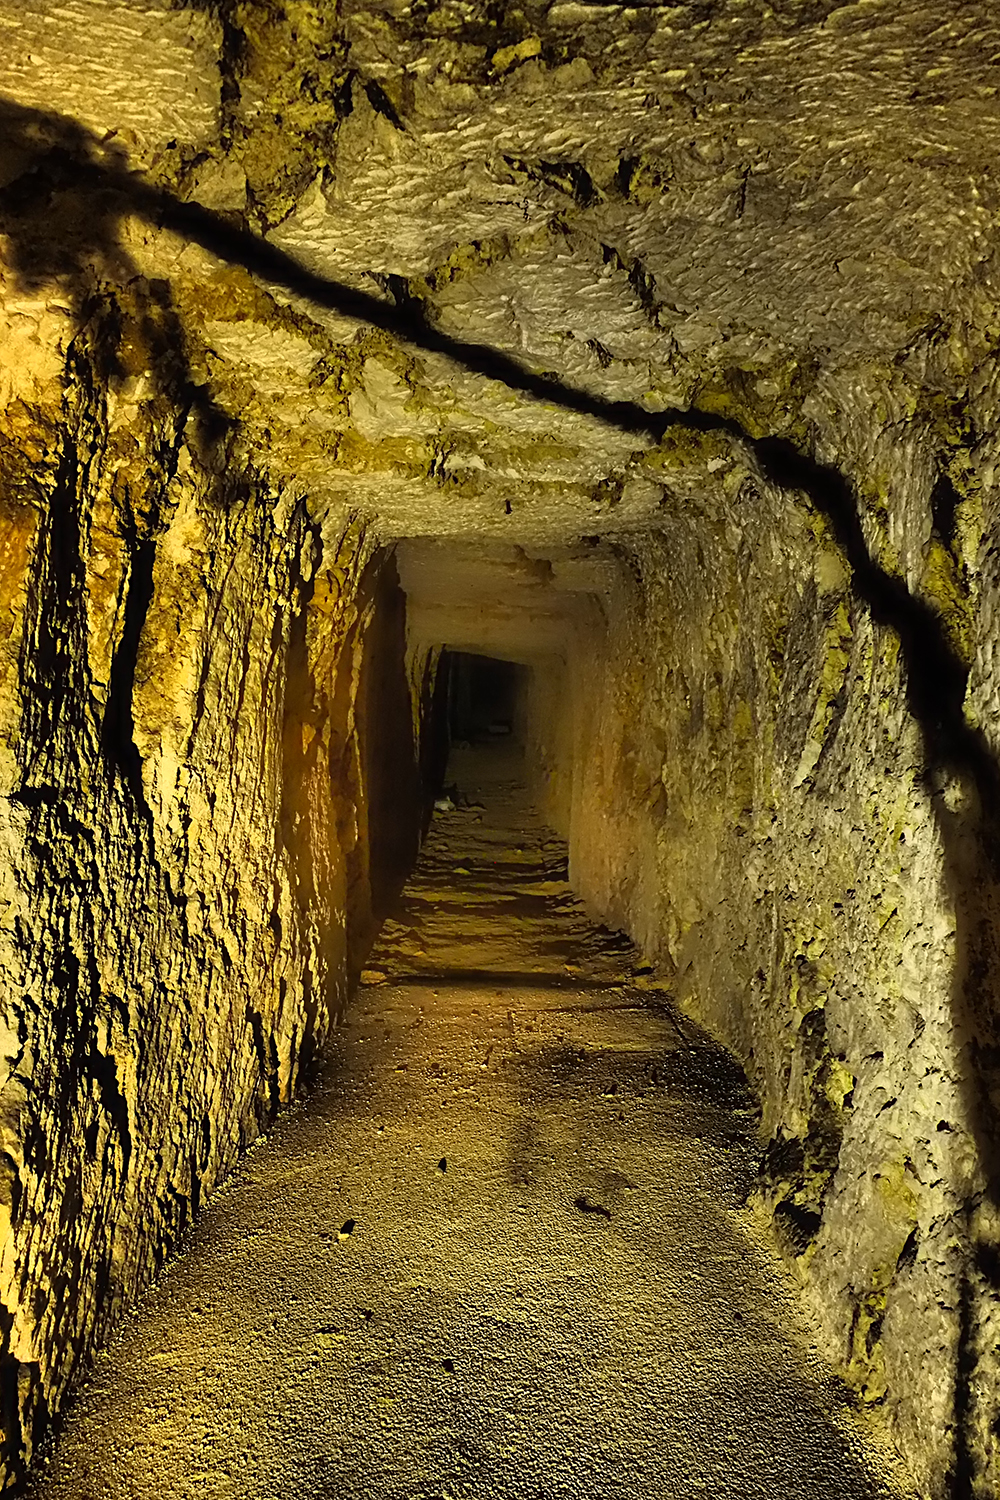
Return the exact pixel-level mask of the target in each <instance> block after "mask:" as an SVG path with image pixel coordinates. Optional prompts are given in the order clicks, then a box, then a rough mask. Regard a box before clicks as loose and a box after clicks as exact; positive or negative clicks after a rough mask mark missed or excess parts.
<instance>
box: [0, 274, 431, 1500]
mask: <svg viewBox="0 0 1000 1500" xmlns="http://www.w3.org/2000/svg"><path fill="white" fill-rule="evenodd" d="M27 310H28V309H27V304H24V311H23V312H22V315H21V324H22V326H23V325H24V324H25V323H26V322H27ZM37 311H38V338H39V339H41V338H42V337H43V336H44V334H45V332H46V331H48V332H49V333H50V342H49V343H48V344H46V345H45V346H44V351H43V352H44V355H45V358H44V359H43V358H40V357H38V355H39V352H40V345H39V344H37V343H36V344H35V345H34V346H33V347H34V355H35V358H34V364H33V366H32V367H31V369H32V372H33V374H32V382H31V384H30V386H29V385H28V382H27V380H26V382H25V384H26V389H25V391H24V393H23V396H22V398H21V399H19V400H17V401H14V402H12V403H10V404H9V405H8V407H7V409H6V411H5V413H4V415H3V418H2V421H3V441H2V448H0V544H2V556H0V565H2V583H0V609H2V617H0V635H2V648H0V650H2V658H0V678H2V682H0V703H2V708H0V713H2V728H0V734H2V743H0V791H2V797H0V840H2V847H3V870H2V880H0V1017H2V1032H0V1036H2V1074H0V1079H2V1081H0V1128H2V1153H3V1154H2V1157H0V1168H2V1181H3V1190H2V1195H0V1209H2V1213H3V1218H4V1224H3V1252H2V1262H0V1334H2V1341H3V1351H2V1356H0V1399H2V1403H3V1413H4V1417H3V1423H4V1434H3V1438H4V1448H3V1458H2V1472H3V1473H4V1474H5V1475H6V1477H7V1478H8V1479H12V1478H15V1477H16V1475H17V1474H18V1473H19V1471H20V1468H21V1465H22V1463H23V1461H24V1460H25V1459H26V1458H27V1457H28V1456H29V1455H30V1452H31V1449H32V1446H33V1442H34V1440H35V1438H36V1435H37V1433H38V1432H39V1431H40V1429H41V1425H42V1424H43V1422H44V1419H45V1417H46V1415H47V1414H48V1413H50V1412H52V1411H53V1410H54V1409H55V1408H56V1407H57V1406H58V1404H59V1402H60V1399H61V1398H62V1396H63V1395H64V1393H65V1391H66V1388H67V1384H68V1382H69V1381H70V1379H71V1377H72V1375H73V1374H74V1372H75V1371H76V1370H77V1369H78V1368H79V1365H80V1362H81V1360H82V1359H83V1358H84V1357H85V1356H86V1355H87V1353H88V1352H89V1350H90V1349H92V1348H93V1346H94V1343H95V1341H96V1340H99V1339H100V1338H101V1336H102V1335H103V1334H104V1332H105V1331H106V1330H108V1329H109V1328H110V1327H111V1326H112V1324H113V1323H114V1320H115V1319H116V1317H117V1316H118V1315H119V1313H120V1311H121V1309H122V1308H123V1307H124V1306H125V1305H127V1304H129V1303H130V1302H132V1301H134V1299H135V1297H136V1296H137V1295H138V1293H139V1292H140V1291H141V1290H142V1288H143V1287H144V1286H145V1285H147V1284H148V1283H149V1280H150V1278H151V1277H152V1276H153V1275H155V1273H156V1271H157V1269H158V1267H159V1266H160V1265H161V1263H162V1261H163V1257H164V1255H165V1254H166V1253H167V1252H168V1250H169V1249H170V1248H171V1247H172V1246H174V1245H176V1244H177V1242H178V1239H179V1237H180V1236H181V1235H182V1234H183V1232H184V1230H185V1229H186V1227H187V1226H188V1225H189V1224H190V1222H191V1220H192V1217H193V1215H194V1214H195V1213H196V1211H197V1209H198V1206H199V1204H200V1202H201V1201H202V1200H203V1198H204V1197H205V1195H206V1194H207V1193H210V1192H211V1190H212V1189H213V1187H214V1186H215V1185H216V1184H217V1183H218V1182H219V1181H220V1180H221V1178H222V1177H223V1176H224V1175H225V1174H226V1173H227V1172H228V1171H229V1170H230V1169H231V1168H232V1166H233V1165H234V1163H235V1161H236V1160H237V1158H238V1155H239V1153H240V1152H241V1150H243V1149H244V1148H245V1147H246V1146H247V1145H248V1144H249V1143H250V1142H252V1141H253V1139H254V1138H255V1136H256V1135H257V1134H258V1132H259V1131H260V1130H261V1128H262V1127H264V1126H265V1125H266V1124H267V1123H268V1121H269V1120H270V1119H271V1118H272V1117H273V1115H274V1112H275V1110H276V1109H277V1107H278V1106H279V1105H280V1104H282V1103H285V1102H287V1101H289V1100H290V1099H291V1098H292V1097H293V1095H294V1093H295V1091H296V1089H297V1087H298V1085H299V1083H300V1080H301V1079H302V1077H303V1075H304V1073H307V1072H308V1069H309V1067H310V1065H311V1063H312V1061H313V1059H314V1057H315V1054H316V1050H317V1048H318V1047H319V1046H320V1045H321V1044H322V1042H323V1039H324V1037H325V1036H326V1035H327V1033H328V1032H329V1029H330V1027H331V1026H332V1025H333V1024H334V1022H335V1020H336V1018H337V1016H338V1014H339V1012H340V1011H341V1009H342V1007H343V1005H344V1003H345V999H346V995H347V985H348V960H349V956H350V957H351V959H352V961H353V962H354V963H355V964H356V963H358V962H360V959H361V957H363V952H362V951H361V950H362V949H363V945H364V944H365V943H366V942H367V941H369V940H370V937H371V931H372V916H371V912H372V904H373V902H372V878H373V877H372V865H371V856H370V852H369V835H368V828H369V824H370V822H371V820H372V819H373V818H374V817H379V818H382V819H383V820H385V819H386V818H387V816H388V817H389V818H390V820H391V821H392V822H393V825H394V826H398V827H399V828H401V829H403V830H406V829H407V828H411V829H414V830H415V826H416V823H415V820H416V819H417V817H418V816H419V809H418V808H417V807H416V805H415V804H414V805H409V804H407V803H406V800H405V798H406V796H407V793H408V791H409V790H411V788H409V787H408V786H407V783H406V779H405V775H402V774H401V775H400V777H399V778H398V780H397V783H396V789H395V790H396V797H397V802H396V805H394V806H393V808H392V809H391V810H389V813H388V814H387V811H386V809H384V808H375V809H373V808H372V807H371V806H370V805H369V804H370V797H369V788H370V783H371V782H372V781H373V779H377V778H375V777H374V773H373V772H372V769H371V754H370V751H369V750H366V748H365V744H364V735H363V734H362V725H361V723H360V719H361V718H362V717H363V713H364V710H365V704H366V701H367V699H368V698H371V695H372V692H371V689H366V688H365V685H364V684H365V679H366V676H367V677H368V678H375V679H378V678H379V677H380V674H381V676H383V677H384V676H385V670H386V669H385V667H384V660H385V659H386V657H387V656H388V657H389V659H390V660H396V659H397V658H398V653H397V657H393V656H392V642H385V641H380V640H379V639H378V638H377V635H375V634H373V633H372V620H373V618H374V616H375V613H376V610H377V608H378V605H379V601H380V597H381V595H382V594H384V592H385V591H386V590H389V591H390V593H391V591H392V589H393V587H394V585H393V584H392V580H391V577H390V576H389V575H386V574H385V564H386V556H385V554H384V553H383V552H381V551H380V550H379V549H378V548H377V547H376V546H375V543H374V541H373V539H372V538H371V536H370V534H369V533H368V531H367V530H366V528H365V527H364V526H363V525H361V524H360V523H358V522H357V521H356V520H353V519H352V518H351V517H350V515H349V514H341V515H339V516H338V515H335V514H332V513H330V512H329V511H327V512H326V513H325V514H324V516H323V518H322V521H320V520H318V519H316V518H315V517H314V515H313V513H312V512H311V509H310V501H309V497H308V496H307V495H305V494H302V493H296V492H295V491H294V490H292V489H289V488H287V487H275V486H274V485H273V484H272V483H271V482H270V481H269V480H268V479H267V478H266V477H265V476H264V475H263V474H261V472H260V471H259V470H257V469H256V468H255V467H254V464H253V463H252V461H251V460H250V459H249V458H248V457H247V455H246V453H245V452H244V451H241V449H240V446H239V443H238V441H237V439H236V436H235V435H234V434H233V432H232V431H231V430H227V429H226V428H225V427H224V426H222V427H220V429H219V430H218V431H216V432H215V433H211V434H208V433H206V432H205V430H204V427H203V426H199V416H198V413H197V412H194V413H192V410H191V407H190V405H189V404H188V403H185V402H182V401H180V400H178V399H177V395H176V393H175V392H171V391H170V390H169V389H168V390H164V389H163V388H162V386H161V385H159V384H156V383H153V382H148V383H147V385H146V387H145V390H143V389H142V388H137V387H136V386H135V385H132V386H130V384H129V376H128V374H127V371H126V372H124V373H123V372H122V371H121V369H120V366H121V363H122V362H123V360H124V358H125V356H126V354H127V352H128V349H129V347H130V345H131V346H135V345H137V344H139V343H141V340H142V338H143V328H142V324H141V319H139V318H137V317H136V316H134V314H133V311H132V310H130V308H129V305H128V299H127V298H125V299H121V300H118V299H115V298H114V297H112V296H111V295H110V294H108V295H107V296H105V297H104V298H103V299H102V300H101V301H100V302H99V303H96V304H95V309H94V312H93V315H92V317H91V318H90V319H89V320H88V322H87V323H86V324H85V325H84V327H83V328H82V329H79V330H77V331H75V332H74V335H73V337H72V339H70V340H67V339H66V338H65V337H62V336H61V335H62V330H61V329H56V330H55V332H54V333H52V331H51V330H46V329H45V327H44V325H45V321H46V317H47V316H49V315H47V314H46V310H45V307H44V304H43V303H39V307H38V310H37ZM15 326H16V325H15ZM29 342H30V341H29ZM53 351H54V352H55V354H56V355H59V354H61V359H60V358H55V357H52V354H53ZM123 351H124V353H123ZM136 358H137V359H138V356H136ZM109 371H110V372H111V373H110V375H109ZM397 593H398V590H397ZM399 670H400V671H401V665H400V667H399ZM402 691H403V698H402V701H401V702H400V700H399V698H398V696H397V699H396V700H395V707H394V712H396V714H397V717H399V716H400V715H401V716H403V717H406V718H408V715H409V710H410V704H409V698H408V696H407V695H406V693H405V684H404V686H403V690H402ZM366 694H367V698H366ZM387 698H388V699H389V700H390V701H391V695H390V694H388V690H387V689H386V688H385V687H384V686H383V688H382V690H381V693H380V695H378V701H379V702H384V701H386V700H387ZM407 731H408V733H409V735H410V739H409V746H410V749H409V753H410V757H411V759H412V757H413V754H414V751H413V748H412V745H413V726H412V725H411V724H409V723H407ZM404 738H405V737H404ZM393 749H394V752H395V753H396V754H397V755H399V756H400V759H401V762H402V763H403V764H404V765H405V752H406V744H405V743H404V744H403V745H402V746H401V745H400V744H399V743H398V742H397V743H394V745H393ZM384 783H385V778H384V775H383V776H382V777H381V781H380V782H379V786H378V787H377V789H376V790H377V791H378V792H379V793H380V794H384V792H385V785H384ZM414 837H415V832H414V833H412V834H411V835H410V838H411V841H412V838H414ZM379 857H380V856H379V855H378V853H376V855H375V859H376V863H377V861H378V859H379ZM393 878H395V876H394V873H393V871H391V870H390V871H388V872H386V871H384V870H383V871H379V872H378V879H379V881H380V882H381V884H382V885H383V886H384V885H385V883H386V881H387V880H388V881H389V882H390V883H391V880H392V879H393Z"/></svg>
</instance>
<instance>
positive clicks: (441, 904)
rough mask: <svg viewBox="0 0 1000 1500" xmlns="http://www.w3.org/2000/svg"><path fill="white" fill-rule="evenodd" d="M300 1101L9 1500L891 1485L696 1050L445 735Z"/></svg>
mask: <svg viewBox="0 0 1000 1500" xmlns="http://www.w3.org/2000/svg"><path fill="white" fill-rule="evenodd" d="M456 768H457V774H458V777H459V782H460V786H461V788H462V791H463V793H464V794H465V796H466V797H469V798H471V800H472V802H473V803H478V804H482V805H481V806H475V805H474V806H468V805H464V799H463V798H462V797H460V798H459V806H458V807H457V809H456V810H455V811H453V812H452V811H444V812H442V813H440V814H438V815H437V817H436V819H435V823H434V825H433V828H432V831H431V836H430V838H429V839H428V842H427V845H426V846H425V851H424V854H423V856H422V859H421V862H420V865H419V867H418V869H417V871H416V872H415V874H414V877H413V879H412V880H411V882H410V884H409V886H408V887H407V890H406V892H405V893H404V898H403V901H402V902H401V905H400V908H399V911H398V913H397V914H396V916H395V917H394V920H393V921H392V922H390V923H388V924H387V926H386V928H385V930H384V932H383V934H382V937H381V939H380V943H379V946H378V947H377V949H376V951H375V953H374V954H373V955H372V957H371V959H370V961H369V969H368V970H367V971H366V982H365V983H364V984H363V985H362V988H361V990H360V992H359V995H358V997H357V1002H356V1005H355V1007H354V1009H353V1011H352V1014H351V1017H350V1019H349V1022H348V1023H347V1024H346V1025H345V1027H344V1028H343V1030H342V1032H341V1034H340V1036H339V1041H338V1046H337V1049H336V1051H335V1053H334V1055H333V1056H332V1057H331V1058H330V1059H329V1062H328V1065H327V1068H326V1071H325V1072H324V1074H323V1076H322V1078H321V1080H320V1082H319V1084H318V1086H317V1088H316V1089H315V1091H314V1092H313V1093H312V1095H311V1096H310V1098H309V1099H308V1100H307V1101H306V1103H305V1105H304V1106H302V1107H300V1108H299V1109H297V1110H296V1111H294V1112H292V1113H291V1114H290V1115H289V1116H287V1117H286V1118H285V1119H284V1120H283V1121H282V1122H281V1124H280V1125H279V1127H278V1128H277V1129H276V1130H275V1131H274V1132H273V1133H272V1134H271V1136H270V1137H269V1138H268V1139H267V1140H266V1141H264V1142H263V1143H261V1144H260V1145H259V1146H258V1147H257V1148H256V1149H255V1150H254V1151H253V1152H251V1154H250V1156H249V1158H248V1160H247V1162H246V1164H245V1166H244V1167H243V1168H242V1169H241V1171H240V1172H239V1173H238V1174H237V1175H236V1176H235V1177H234V1178H233V1179H232V1180H231V1182H230V1184H229V1185H228V1186H227V1187H226V1188H225V1189H224V1190H223V1191H222V1192H221V1193H219V1194H217V1195H216V1197H215V1199H214V1200H213V1202H212V1203H211V1204H210V1205H209V1207H208V1209H207V1211H206V1212H205V1214H204V1215H203V1217H202V1220H201V1222H200V1224H199V1226H198V1229H197V1230H196V1232H195V1234H194V1236H193V1238H192V1241H191V1244H190V1246H189V1248H188V1249H187V1251H186V1253H185V1254H184V1255H183V1256H181V1257H180V1258H179V1259H178V1260H176V1261H175V1262H174V1263H173V1264H172V1265H171V1266H170V1267H169V1269H168V1271H167V1272H166V1274H165V1275H164V1276H163V1278H162V1279H161V1282H160V1284H159V1286H158V1287H157V1288H156V1289H155V1291H154V1292H153V1293H152V1294H151V1295H150V1296H149V1297H148V1299H147V1300H146V1302H145V1303H144V1305H143V1306H142V1308H141V1309H140V1310H139V1312H138V1314H137V1315H136V1316H135V1317H134V1318H133V1319H132V1320H131V1321H130V1323H129V1324H128V1325H127V1326H126V1327H125V1329H124V1330H123V1332H122V1334H121V1335H120V1336H119V1337H118V1338H117V1339H116V1341H115V1342H114V1344H113V1345H112V1346H111V1347H110V1348H109V1349H108V1350H107V1351H106V1352H105V1353H104V1354H103V1355H101V1356H100V1357H99V1359H98V1361H97V1364H96V1367H95V1369H94V1371H93V1374H92V1376H91V1378H90V1380H89V1382H88V1383H87V1384H86V1386H85V1387H84V1388H83V1389H82V1390H81V1392H80V1393H79V1395H78V1397H77V1399H76V1401H75V1403H74V1404H73V1406H72V1408H71V1411H70V1414H69V1416H68V1418H67V1420H66V1422H65V1424H64V1430H63V1432H62V1434H61V1436H60V1438H59V1441H58V1442H57V1444H56V1446H55V1450H54V1452H53V1453H52V1454H51V1455H50V1456H49V1457H48V1458H47V1459H46V1460H45V1462H44V1464H43V1466H42V1468H41V1470H40V1477H39V1480H38V1484H37V1488H36V1489H35V1491H33V1493H34V1494H35V1495H36V1496H37V1500H68V1497H73V1500H97V1497H109V1500H110V1497H114V1500H126V1497H127V1500H147V1497H148V1500H153V1497H156V1500H182V1497H183V1500H187V1497H194V1496H199V1497H203V1496H206V1497H207V1496H210V1497H213V1500H246V1497H250V1500H291V1497H309V1500H462V1497H483V1500H486V1497H489V1500H515V1497H516V1500H555V1497H558V1496H574V1497H580V1500H583V1497H588V1500H590V1497H594V1500H596V1497H606V1496H621V1497H633V1496H634V1497H637V1500H638V1497H642V1500H651V1497H660V1496H664V1497H666V1496H669V1497H671V1500H693V1497H696V1496H697V1497H709V1496H711V1497H713V1500H720V1497H727V1500H751V1497H753V1500H757V1497H759V1500H823V1497H827V1496H829V1497H830V1500H853V1497H862V1496H865V1497H870V1496H871V1497H874V1496H879V1497H882V1496H885V1497H888V1496H890V1495H896V1494H898V1493H900V1491H899V1489H898V1487H894V1485H893V1484H892V1482H891V1480H890V1479H889V1478H888V1477H887V1476H888V1469H887V1468H886V1465H885V1461H884V1459H883V1460H882V1462H881V1463H877V1462H876V1457H875V1449H874V1448H873V1446H872V1444H871V1443H870V1442H869V1441H867V1440H866V1436H865V1434H864V1433H862V1432H861V1430H860V1429H859V1427H858V1419H857V1418H856V1417H855V1416H854V1415H853V1414H852V1412H851V1411H850V1408H849V1407H848V1405H847V1404H846V1402H845V1401H844V1399H843V1397H842V1395H840V1394H839V1393H838V1388H837V1386H836V1383H835V1382H834V1381H833V1380H832V1379H831V1378H830V1376H829V1373H828V1372H827V1371H826V1370H825V1369H824V1367H823V1366H822V1364H821V1363H820V1361H819V1360H818V1359H817V1358H816V1356H815V1354H814V1353H813V1352H811V1350H810V1348H809V1343H808V1338H809V1335H808V1329H807V1328H806V1327H805V1326H804V1324H803V1322H802V1317H801V1314H800V1313H799V1311H798V1309H797V1306H796V1302H795V1296H794V1292H793V1290H792V1288H791V1287H790V1284H789V1282H788V1279H787V1276H786V1274H785V1272H784V1271H783V1270H782V1268H781V1267H780V1266H779V1265H778V1263H777V1262H776V1260H775V1259H774V1257H773V1255H772V1254H771V1253H770V1251H769V1250H768V1249H767V1247H766V1243H764V1242H763V1241H762V1240H761V1239H760V1237H759V1236H758V1234H757V1233H756V1232H755V1227H754V1221H753V1216H752V1214H751V1212H750V1211H749V1210H748V1209H747V1208H746V1207H745V1206H744V1200H745V1197H746V1193H747V1190H748V1188H749V1186H750V1183H751V1180H752V1175H753V1170H754V1165H755V1150H756V1140H757V1138H756V1121H755V1115H754V1110H753V1101H752V1099H751V1098H750V1097H749V1096H748V1095H747V1093H746V1090H745V1085H744V1083H743V1078H742V1075H741V1073H740V1071H739V1069H738V1068H737V1067H736V1065H735V1064H734V1062H733V1061H732V1059H731V1058H730V1057H729V1055H728V1054H727V1053H726V1052H724V1051H723V1050H721V1049H720V1048H718V1047H717V1046H715V1045H714V1044H713V1043H712V1042H711V1041H710V1040H709V1039H708V1038H707V1037H706V1036H704V1035H703V1034H702V1033H700V1032H699V1031H698V1030H697V1028H695V1027H694V1026H693V1025H692V1024H691V1023H690V1022H689V1021H687V1020H685V1019H684V1018H683V1017H682V1016H680V1015H679V1014H678V1013H677V1012H675V1011H674V1010H673V1009H672V1007H671V1005H670V1002H669V998H668V997H667V996H666V995H665V993H664V992H663V991H662V990H659V989H657V988H656V987H655V986H653V987H651V986H650V982H649V979H648V977H647V976H645V975H644V974H643V973H642V972H641V966H639V967H638V968H637V967H636V963H635V955H634V954H633V953H632V951H631V950H630V949H629V948H628V946H627V945H626V944H624V943H623V942H622V940H621V939H619V938H615V937H614V936H613V935H611V934H608V933H607V932H604V931H602V930H600V929H598V928H596V927H594V926H593V925H592V924H590V923H589V922H588V921H587V920H586V918H585V915H584V914H583V912H582V911H581V909H580V907H579V906H578V904H577V903H576V902H575V900H574V899H573V897H572V894H571V892H570V890H569V887H568V886H567V885H566V882H565V861H564V850H563V849H562V847H561V845H560V844H559V843H558V841H557V840H555V839H554V838H553V837H552V836H551V835H549V834H548V833H547V832H546V831H545V830H544V829H542V828H541V827H539V826H538V824H537V822H536V820H534V818H533V817H532V815H531V813H530V810H529V809H528V808H527V805H526V802H525V798H524V795H523V792H522V791H521V789H520V788H519V787H518V786H517V784H516V780H515V777H516V765H515V762H514V758H513V752H506V753H505V754H504V755H499V756H495V757H494V758H493V760H492V761H490V758H489V757H488V756H487V754H486V752H475V751H471V752H466V753H465V755H464V756H461V755H460V756H459V758H458V761H457V763H456Z"/></svg>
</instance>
